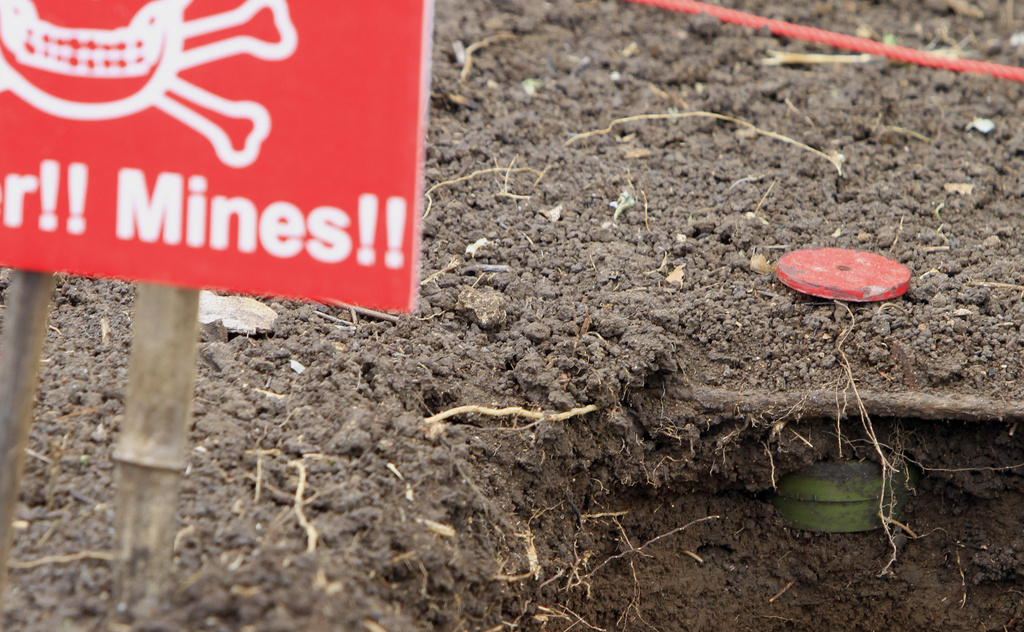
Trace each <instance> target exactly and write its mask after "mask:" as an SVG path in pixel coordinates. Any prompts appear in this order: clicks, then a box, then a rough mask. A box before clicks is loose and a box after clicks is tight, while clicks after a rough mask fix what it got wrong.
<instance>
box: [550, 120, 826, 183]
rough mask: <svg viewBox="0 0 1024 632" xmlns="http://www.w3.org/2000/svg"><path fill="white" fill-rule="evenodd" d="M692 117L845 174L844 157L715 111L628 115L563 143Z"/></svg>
mask: <svg viewBox="0 0 1024 632" xmlns="http://www.w3.org/2000/svg"><path fill="white" fill-rule="evenodd" d="M691 117H702V118H712V119H716V120H719V121H726V122H729V123H734V124H736V125H741V126H743V127H746V128H747V129H749V130H751V131H753V132H755V133H757V134H760V135H761V136H767V137H768V138H774V139H775V140H780V141H782V142H784V143H789V144H790V145H793V146H794V147H799V148H800V149H803V150H804V151H807V152H810V153H812V154H814V155H816V156H820V157H822V158H824V159H825V160H827V161H829V162H830V163H832V166H833V167H835V168H836V171H837V172H838V173H839V176H840V177H842V175H843V161H842V159H841V158H840V157H839V156H830V155H829V154H826V153H825V152H823V151H821V150H819V149H815V148H813V147H811V146H810V145H805V144H804V143H801V142H800V141H798V140H795V139H793V138H790V137H789V136H783V135H782V134H779V133H776V132H770V131H768V130H763V129H761V128H760V127H757V126H756V125H754V124H753V123H748V122H747V121H744V120H742V119H738V118H733V117H731V116H726V115H724V114H717V113H715V112H679V113H676V114H671V113H670V114H639V115H637V116H627V117H625V118H620V119H615V120H614V121H612V122H611V123H609V124H608V127H606V128H604V129H597V130H592V131H589V132H583V133H581V134H576V135H575V136H573V137H572V138H570V139H569V140H567V141H565V143H563V145H564V146H566V147H568V146H569V145H571V144H573V143H575V142H576V141H579V140H583V139H584V138H590V137H591V136H603V135H605V134H610V133H611V131H612V130H613V129H615V127H616V126H617V125H622V124H623V123H632V122H635V121H656V120H664V119H667V120H677V119H684V118H691Z"/></svg>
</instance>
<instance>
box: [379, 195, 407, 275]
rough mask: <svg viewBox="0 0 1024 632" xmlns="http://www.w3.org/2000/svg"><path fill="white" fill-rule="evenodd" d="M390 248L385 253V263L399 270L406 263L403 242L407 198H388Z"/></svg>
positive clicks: (389, 267)
mask: <svg viewBox="0 0 1024 632" xmlns="http://www.w3.org/2000/svg"><path fill="white" fill-rule="evenodd" d="M385 212H386V214H387V224H388V226H387V228H388V249H387V252H385V253H384V265H385V267H387V268H388V269H390V270H397V269H399V268H401V267H402V266H404V265H405V255H404V254H402V242H403V241H404V240H405V198H401V197H391V198H388V203H387V210H386V211H385Z"/></svg>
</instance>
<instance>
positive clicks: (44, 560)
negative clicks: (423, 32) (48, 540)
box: [7, 551, 114, 570]
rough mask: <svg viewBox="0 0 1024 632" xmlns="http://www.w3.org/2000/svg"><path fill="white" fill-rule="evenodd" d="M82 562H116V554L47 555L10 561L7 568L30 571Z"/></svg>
mask: <svg viewBox="0 0 1024 632" xmlns="http://www.w3.org/2000/svg"><path fill="white" fill-rule="evenodd" d="M82 560H98V561H101V562H112V561H113V560H114V554H113V553H108V552H107V551H81V552H79V553H71V554H68V555H47V556H45V557H38V558H36V559H34V560H10V561H9V562H7V568H12V569H15V570H29V569H33V568H39V567H40V566H46V565H48V564H71V563H72V562H81V561H82Z"/></svg>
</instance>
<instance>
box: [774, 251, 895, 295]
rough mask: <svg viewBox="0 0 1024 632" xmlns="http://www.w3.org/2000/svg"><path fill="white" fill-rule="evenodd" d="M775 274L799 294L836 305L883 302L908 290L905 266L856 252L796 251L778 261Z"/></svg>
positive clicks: (868, 253) (866, 253)
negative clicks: (840, 302) (854, 302)
mask: <svg viewBox="0 0 1024 632" xmlns="http://www.w3.org/2000/svg"><path fill="white" fill-rule="evenodd" d="M776 272H777V274H778V275H779V280H780V281H782V282H783V283H784V284H786V285H788V286H789V287H791V288H793V289H794V290H796V291H798V292H803V293H804V294H810V295H811V296H819V297H821V298H828V299H835V300H838V301H857V302H868V301H884V300H886V299H890V298H895V297H897V296H899V295H901V294H903V293H904V292H906V291H907V290H908V289H910V270H908V269H907V267H906V266H904V265H902V264H900V263H897V262H895V261H893V260H892V259H887V258H885V257H883V256H881V255H876V254H874V253H871V252H862V251H859V250H844V249H842V248H816V249H812V250H797V251H796V252H791V253H789V254H787V255H785V256H784V257H782V258H781V259H779V263H778V266H777V267H776Z"/></svg>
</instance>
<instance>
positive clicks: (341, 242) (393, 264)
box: [0, 160, 408, 270]
mask: <svg viewBox="0 0 1024 632" xmlns="http://www.w3.org/2000/svg"><path fill="white" fill-rule="evenodd" d="M88 180H89V169H88V167H87V166H86V165H84V164H82V163H71V164H70V165H68V168H67V187H66V193H67V196H68V209H69V217H68V218H67V222H66V230H67V232H68V233H69V234H72V235H82V234H84V233H85V227H86V221H85V215H86V193H87V190H88ZM60 183H61V165H60V163H58V162H57V161H55V160H44V161H42V163H41V164H40V169H39V175H35V174H9V175H7V176H6V177H5V178H4V179H3V185H2V188H0V204H2V213H3V226H4V227H6V228H11V229H16V228H21V227H22V226H23V225H24V223H25V215H26V213H25V209H26V201H27V200H28V199H29V198H30V197H31V196H37V195H38V197H39V230H41V231H43V232H54V231H56V230H58V228H59V224H60V222H59V219H58V217H57V204H58V199H59V193H60ZM407 209H408V205H407V203H406V200H405V198H402V197H389V198H387V200H386V201H385V204H384V213H385V217H384V227H385V231H384V232H385V244H386V249H385V251H384V256H383V264H384V267H386V268H388V269H391V270H397V269H400V268H402V267H403V266H404V265H405V256H404V255H403V253H402V245H403V242H404V237H405V228H406V222H407ZM379 214H380V203H379V198H378V197H377V196H376V195H374V194H370V193H364V194H362V195H360V196H359V203H358V226H357V232H358V247H355V245H354V243H353V239H352V236H351V234H350V230H351V229H352V218H351V217H350V216H349V214H348V213H347V212H345V211H344V210H342V209H340V208H338V207H335V206H318V207H316V208H314V209H312V210H310V211H309V212H308V213H304V212H303V211H302V210H301V209H300V208H299V207H298V206H296V205H295V204H292V203H290V202H285V201H277V202H272V203H270V204H268V205H267V206H266V207H264V208H263V209H259V208H258V207H257V206H256V204H255V203H254V202H253V201H252V200H250V199H248V198H246V197H242V196H227V195H210V192H209V182H208V180H207V178H206V177H205V176H201V175H193V176H189V177H187V178H186V177H185V176H184V175H183V174H179V173H171V172H163V173H160V174H159V175H157V177H156V179H155V181H154V183H153V187H152V189H150V186H149V183H148V181H147V178H146V174H145V173H144V172H143V171H142V170H139V169H129V168H124V169H121V170H119V171H118V173H117V216H116V227H115V231H116V236H117V238H118V239H119V240H121V241H133V240H137V241H140V242H142V243H162V244H164V245H167V246H181V245H183V246H185V247H188V248H209V249H211V250H214V251H227V250H235V251H238V252H241V253H254V252H257V251H258V250H262V251H264V252H266V253H267V254H269V255H271V256H273V257H276V258H279V259H290V258H293V257H297V256H299V255H301V254H303V253H305V254H306V255H308V256H309V257H310V258H312V259H313V260H315V261H318V262H320V263H327V264H336V263H341V262H343V261H345V260H347V259H348V258H349V257H350V256H351V255H352V253H353V250H355V254H356V263H357V264H358V265H360V266H363V267H370V266H374V265H376V264H377V262H378V257H377V248H376V246H377V225H378V221H377V220H378V216H379Z"/></svg>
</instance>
